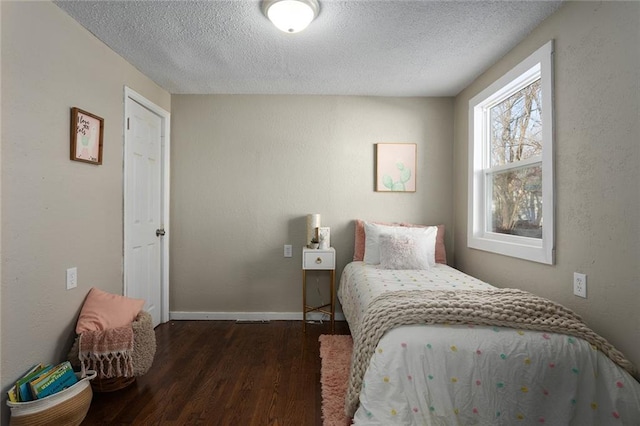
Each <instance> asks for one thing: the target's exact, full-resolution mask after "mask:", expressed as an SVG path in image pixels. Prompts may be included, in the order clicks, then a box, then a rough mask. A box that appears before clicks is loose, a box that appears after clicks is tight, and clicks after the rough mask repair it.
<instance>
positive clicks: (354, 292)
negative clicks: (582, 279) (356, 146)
mask: <svg viewBox="0 0 640 426" xmlns="http://www.w3.org/2000/svg"><path fill="white" fill-rule="evenodd" d="M423 234H428V236H425V235H423ZM443 234H444V228H443V227H440V228H436V227H414V226H406V225H403V226H398V225H395V224H393V225H388V224H387V225H381V224H371V223H366V222H361V221H356V254H355V256H354V259H356V260H354V261H353V262H351V263H349V264H348V265H347V266H346V267H345V268H344V270H343V273H342V276H341V280H340V286H339V290H338V298H339V300H340V302H341V304H342V309H343V312H344V314H345V317H346V319H347V321H348V323H349V327H350V329H351V333H352V336H353V341H354V352H353V355H352V364H351V372H350V376H349V384H348V391H347V397H346V408H345V409H346V414H347V415H348V416H349V417H350V418H351V417H352V418H353V423H354V424H356V425H360V424H362V425H396V424H398V425H472V424H476V425H514V424H523V425H533V424H551V425H581V426H582V425H609V424H620V425H640V383H638V382H637V381H636V380H635V379H634V377H633V375H634V374H636V372H635V369H634V366H633V365H631V363H629V361H628V360H626V359H625V358H624V356H623V355H622V354H621V353H620V352H619V351H617V350H616V349H615V348H614V347H613V346H611V345H610V344H609V343H608V342H607V341H606V340H605V339H603V338H602V337H601V336H598V335H597V334H595V333H594V332H593V331H591V330H590V329H589V328H588V327H587V326H586V325H585V324H584V323H583V322H582V321H581V319H580V318H579V317H578V316H577V315H575V314H574V313H573V312H571V311H570V310H568V309H566V308H564V307H563V306H561V305H558V304H555V303H553V302H551V301H548V300H546V299H542V298H539V297H537V296H535V295H532V294H530V293H526V292H523V291H520V290H516V289H498V288H496V287H494V286H491V285H490V284H487V283H485V282H482V281H480V280H478V279H476V278H474V277H471V276H469V275H466V274H464V273H462V272H460V271H458V270H456V269H454V268H451V267H449V266H447V265H446V264H445V262H446V255H443V253H442V250H443V248H444V244H443V237H444V235H443ZM363 239H364V240H365V242H364V243H363ZM422 240H425V241H426V245H425V242H424V241H422ZM420 241H422V242H420ZM408 243H410V244H408ZM407 247H409V248H407ZM376 250H377V251H378V252H377V253H376ZM425 250H426V255H423V254H424V252H425ZM362 251H364V253H362ZM367 251H370V252H371V253H372V256H373V257H372V256H367ZM416 251H419V252H420V253H422V254H419V255H416V254H415V253H414V252H416ZM387 252H394V253H393V254H392V255H389V253H387ZM438 252H439V253H438ZM376 256H377V257H376ZM416 256H417V257H421V258H422V259H417V258H416ZM406 259H409V260H408V261H407V260H406ZM425 259H426V260H425ZM436 259H437V260H438V261H439V262H436ZM403 263H404V264H403ZM407 266H409V267H407Z"/></svg>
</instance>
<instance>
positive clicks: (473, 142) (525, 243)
mask: <svg viewBox="0 0 640 426" xmlns="http://www.w3.org/2000/svg"><path fill="white" fill-rule="evenodd" d="M538 76H539V78H540V86H541V90H542V155H541V156H536V157H535V158H532V159H531V160H524V161H523V162H520V163H518V165H526V164H532V163H536V162H541V163H542V218H543V219H542V220H543V222H544V223H543V226H542V238H541V239H540V238H529V237H522V236H517V235H509V234H501V233H497V232H492V231H491V227H490V225H489V224H490V222H491V198H490V196H491V194H490V186H489V181H488V179H487V173H486V170H487V169H488V167H489V142H488V138H489V136H488V135H489V129H488V118H487V116H488V114H489V109H490V108H491V107H492V106H494V105H496V104H497V103H499V102H501V101H502V100H504V99H506V98H507V97H508V96H510V95H511V94H513V93H515V92H517V91H519V90H520V89H522V88H523V87H525V86H527V85H528V84H531V83H532V82H533V81H535V80H537V79H538ZM553 104H554V102H553V40H551V41H549V42H547V43H546V44H545V45H544V46H542V47H540V48H539V49H538V50H536V51H535V52H534V53H532V54H531V55H530V56H529V57H528V58H526V59H525V60H524V61H522V62H520V63H519V64H518V65H516V66H515V67H514V68H513V69H511V70H510V71H509V72H507V73H506V74H505V75H503V76H502V77H500V78H499V79H498V80H496V81H495V82H494V83H493V84H491V85H490V86H489V87H487V88H486V89H484V90H483V91H482V92H480V93H479V94H478V95H476V96H474V97H473V98H472V99H471V100H470V101H469V194H468V195H469V204H468V229H467V246H468V247H470V248H474V249H478V250H484V251H489V252H493V253H498V254H502V255H505V256H512V257H517V258H520V259H526V260H530V261H534V262H540V263H546V264H549V265H552V264H553V263H554V261H555V259H554V257H555V240H554V237H555V232H554V211H555V208H554V205H555V198H554V191H553V189H554V182H553V179H554V173H553V167H554V166H553V137H554V131H553V124H554V123H553V117H554V113H553ZM510 166H511V165H510ZM510 166H509V168H510ZM494 171H495V169H494Z"/></svg>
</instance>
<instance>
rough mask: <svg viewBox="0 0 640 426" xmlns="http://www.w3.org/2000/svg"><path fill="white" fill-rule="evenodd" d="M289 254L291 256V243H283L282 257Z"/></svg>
mask: <svg viewBox="0 0 640 426" xmlns="http://www.w3.org/2000/svg"><path fill="white" fill-rule="evenodd" d="M291 256H293V247H292V246H291V244H285V245H284V257H291Z"/></svg>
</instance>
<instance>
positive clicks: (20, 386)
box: [16, 364, 51, 402]
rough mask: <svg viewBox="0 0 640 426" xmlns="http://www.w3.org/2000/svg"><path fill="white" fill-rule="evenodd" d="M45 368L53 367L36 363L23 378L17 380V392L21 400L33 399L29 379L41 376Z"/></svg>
mask: <svg viewBox="0 0 640 426" xmlns="http://www.w3.org/2000/svg"><path fill="white" fill-rule="evenodd" d="M45 368H51V366H50V365H46V366H45V365H42V364H36V365H34V366H33V367H31V368H30V369H29V371H27V372H26V373H25V374H24V375H23V376H22V377H21V378H19V379H18V381H17V382H16V394H17V397H18V401H19V402H26V401H31V400H33V396H32V395H31V392H30V390H31V389H30V388H29V381H31V380H32V379H33V378H34V377H37V376H39V375H40V374H41V373H42V372H43V370H44V369H45Z"/></svg>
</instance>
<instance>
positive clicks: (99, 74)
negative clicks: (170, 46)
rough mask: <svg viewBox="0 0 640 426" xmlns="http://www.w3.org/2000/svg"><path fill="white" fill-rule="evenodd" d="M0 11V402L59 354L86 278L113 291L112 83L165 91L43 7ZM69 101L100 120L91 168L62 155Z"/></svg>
mask: <svg viewBox="0 0 640 426" xmlns="http://www.w3.org/2000/svg"><path fill="white" fill-rule="evenodd" d="M0 7H1V10H2V123H3V124H4V126H3V127H2V163H1V167H2V192H1V194H2V196H1V198H2V228H1V229H2V262H1V267H2V309H1V310H2V392H3V393H2V397H3V400H2V404H0V405H2V406H4V405H5V404H4V398H5V395H6V394H5V393H4V391H6V390H7V388H8V386H9V385H10V384H11V382H12V381H13V380H15V379H16V378H17V377H18V376H19V375H20V373H22V372H23V371H24V370H26V369H27V368H29V367H30V366H31V365H32V364H34V363H37V362H55V361H58V360H61V359H62V358H64V357H66V351H68V349H69V345H70V339H71V338H72V337H73V329H74V326H75V320H76V315H77V313H78V311H79V309H80V306H81V304H82V302H83V299H84V297H85V295H86V294H87V292H88V291H89V289H90V288H91V287H92V286H96V287H100V288H102V289H104V290H106V291H110V292H113V293H120V294H122V290H123V271H122V256H123V250H122V246H123V243H122V204H123V201H122V197H123V195H122V161H123V158H122V151H123V90H124V89H123V88H124V86H125V85H127V86H129V87H131V88H132V89H133V90H135V91H137V92H138V93H141V94H142V95H144V96H146V97H147V98H148V99H150V100H151V101H153V102H155V103H157V104H158V105H160V106H161V107H162V108H164V109H166V110H169V109H170V105H171V98H170V95H169V94H168V93H167V92H165V91H164V90H162V89H160V88H159V87H158V86H157V85H155V84H154V83H153V82H151V81H150V80H149V79H148V78H146V77H145V76H143V75H142V74H141V73H140V72H138V71H137V70H136V69H135V68H134V67H132V66H131V65H129V64H128V63H127V62H125V61H124V60H123V59H122V58H121V57H119V56H117V55H116V54H115V53H113V51H111V50H110V49H109V48H108V47H107V46H105V45H104V44H102V43H101V42H99V41H98V40H97V39H96V38H95V37H93V36H92V35H91V34H90V33H89V32H87V31H86V30H84V29H83V28H82V27H81V26H80V25H79V24H78V23H76V22H75V21H74V20H72V19H71V18H70V17H69V16H68V15H66V14H65V13H64V12H63V11H62V10H60V9H59V8H58V7H57V6H55V5H54V4H53V3H49V2H4V1H3V2H0ZM73 106H77V107H79V108H82V109H85V110H87V111H90V112H92V113H94V114H97V115H99V116H101V117H103V118H104V120H105V131H104V136H105V139H104V157H103V165H101V166H95V165H90V164H86V163H80V162H75V161H70V160H69V120H70V112H69V109H70V108H71V107H73ZM72 266H76V267H78V287H77V288H76V289H73V290H70V291H67V290H65V270H66V269H67V268H69V267H72ZM4 420H5V421H6V418H4Z"/></svg>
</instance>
